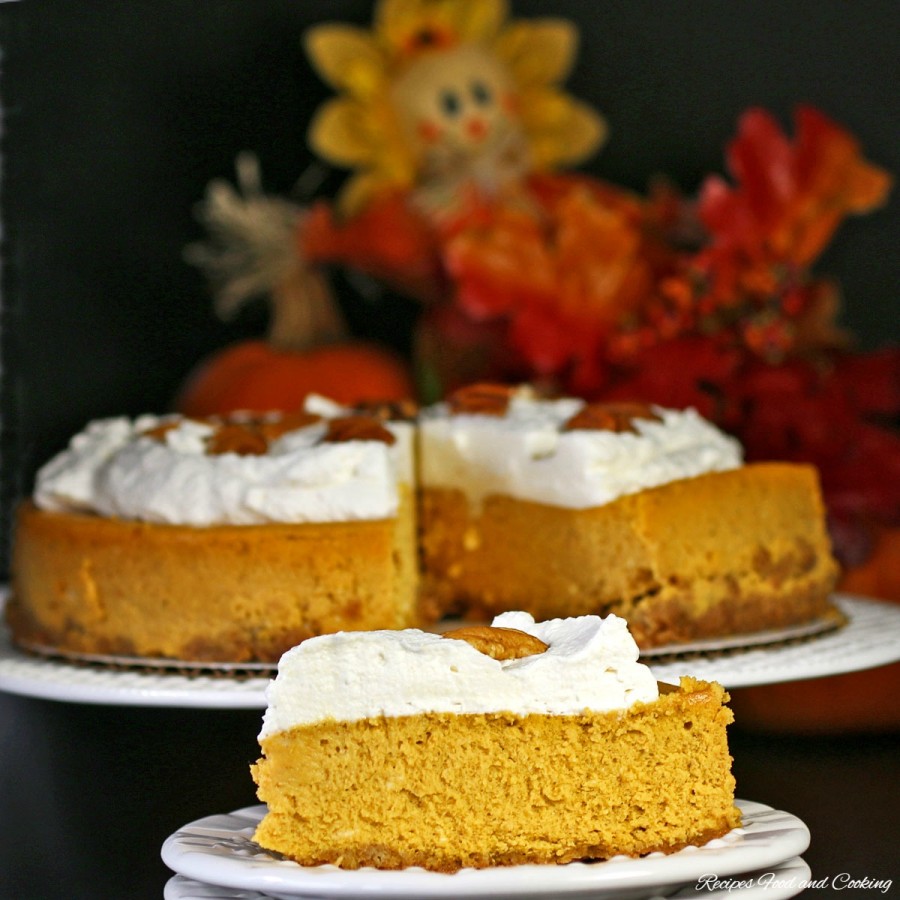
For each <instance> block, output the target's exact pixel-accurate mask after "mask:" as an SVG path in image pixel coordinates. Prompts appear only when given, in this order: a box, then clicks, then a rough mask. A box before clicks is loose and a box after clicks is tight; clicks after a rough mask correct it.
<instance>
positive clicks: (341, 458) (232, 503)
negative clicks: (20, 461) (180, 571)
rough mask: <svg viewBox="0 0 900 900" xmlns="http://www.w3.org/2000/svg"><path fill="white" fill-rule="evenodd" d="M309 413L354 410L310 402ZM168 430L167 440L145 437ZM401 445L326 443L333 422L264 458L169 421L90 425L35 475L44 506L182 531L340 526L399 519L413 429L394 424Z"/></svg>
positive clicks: (292, 435)
mask: <svg viewBox="0 0 900 900" xmlns="http://www.w3.org/2000/svg"><path fill="white" fill-rule="evenodd" d="M306 411H307V412H311V413H315V414H318V415H321V416H324V417H325V418H331V417H333V416H336V415H341V414H344V413H345V412H346V410H344V409H343V408H342V407H340V406H337V405H336V404H333V403H331V402H330V401H328V400H326V399H324V398H321V397H314V398H311V399H310V401H308V403H307V410H306ZM165 425H169V426H170V427H167V428H166V429H165V431H164V434H163V435H162V438H161V439H159V438H156V437H152V436H149V435H147V434H146V432H148V431H151V430H152V429H155V428H159V427H160V426H165ZM385 427H387V428H389V429H390V430H391V432H392V433H393V434H394V436H395V437H396V438H397V440H396V442H395V443H394V444H393V445H388V444H386V443H383V442H381V441H374V440H352V441H346V442H336V443H320V440H321V438H322V436H323V434H324V433H325V430H326V424H325V422H317V423H315V424H312V425H307V426H305V427H302V428H298V429H296V430H294V431H289V432H286V433H285V434H283V435H281V437H279V438H277V439H275V440H273V441H272V442H271V444H270V445H269V448H268V451H267V452H266V453H265V454H261V455H239V454H237V453H222V454H220V455H209V454H208V453H207V452H206V441H207V439H208V438H209V437H210V435H211V434H212V433H213V427H212V426H211V425H209V424H207V423H205V422H200V421H194V420H190V419H179V418H177V417H171V416H168V417H166V416H163V417H158V416H152V415H145V416H140V417H138V418H136V419H134V420H132V419H129V418H125V417H118V418H110V419H101V420H97V421H94V422H91V423H90V424H89V425H88V426H87V427H86V428H85V430H84V431H82V432H81V433H80V434H77V435H75V437H73V438H72V440H71V441H70V443H69V446H68V448H67V449H66V450H64V451H62V452H61V453H59V454H58V455H57V456H55V457H54V458H53V459H51V460H50V461H49V462H48V463H47V464H46V465H45V466H44V467H43V468H42V469H41V470H40V471H39V472H38V475H37V479H36V483H35V490H34V501H35V503H36V504H37V506H39V507H40V508H41V509H46V510H55V511H67V512H92V513H98V514H100V515H103V516H115V517H119V518H124V519H136V520H141V521H146V522H155V523H165V524H177V525H196V526H205V525H214V524H235V525H253V524H264V523H267V522H297V523H302V522H334V521H347V520H357V519H382V518H388V517H391V516H393V515H395V514H396V512H397V506H398V502H399V493H398V484H400V483H405V484H411V483H412V479H413V471H412V468H413V449H412V447H413V436H414V430H413V427H412V426H411V425H410V424H408V423H404V422H397V423H394V422H390V423H386V426H385Z"/></svg>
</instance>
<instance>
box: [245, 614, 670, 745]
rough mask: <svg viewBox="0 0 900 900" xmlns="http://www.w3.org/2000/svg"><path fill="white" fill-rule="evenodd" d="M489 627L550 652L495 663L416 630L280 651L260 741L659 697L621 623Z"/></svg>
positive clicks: (318, 640) (596, 620) (617, 705)
mask: <svg viewBox="0 0 900 900" xmlns="http://www.w3.org/2000/svg"><path fill="white" fill-rule="evenodd" d="M493 625H495V626H497V627H502V628H516V629H518V630H519V631H524V632H526V633H527V634H531V635H534V636H535V637H537V638H539V639H540V640H541V641H543V642H544V643H545V644H547V645H548V649H547V650H546V651H544V652H543V653H538V654H535V655H533V656H526V657H523V658H521V659H511V660H495V659H492V658H491V657H489V656H486V655H485V654H483V653H481V652H480V651H478V650H476V649H475V648H474V647H472V646H471V645H470V644H468V643H466V642H465V641H462V640H449V639H447V638H443V637H441V636H440V635H437V634H430V633H427V632H424V631H419V630H417V629H407V630H404V631H360V632H338V633H337V634H328V635H323V636H321V637H315V638H309V639H308V640H306V641H304V642H303V643H301V644H299V645H298V646H296V647H294V648H292V649H291V650H288V651H287V653H285V654H284V656H282V658H281V660H280V662H279V664H278V673H277V676H276V677H275V679H274V680H273V681H272V682H270V684H269V687H268V689H267V694H266V696H267V701H268V706H267V709H266V712H265V716H264V718H263V725H262V731H261V732H260V735H259V737H260V740H262V739H263V738H266V737H268V736H270V735H273V734H277V733H279V732H282V731H287V730H288V729H291V728H295V727H297V726H301V725H312V724H314V723H316V722H321V721H325V720H327V719H334V720H337V721H345V722H353V721H358V720H360V719H370V718H378V717H381V716H387V717H397V716H411V715H418V714H421V713H457V714H466V713H491V712H508V713H513V714H514V715H522V716H524V715H528V714H530V713H538V714H546V715H579V714H581V713H583V712H585V711H594V712H605V711H609V710H618V709H627V708H629V707H630V706H632V705H633V704H634V703H638V702H645V703H649V702H652V701H653V700H655V699H656V698H657V697H658V696H659V693H658V686H657V683H656V679H655V678H654V677H653V674H652V672H651V671H650V669H649V668H647V666H645V665H643V664H641V663H639V662H638V647H637V644H636V643H635V642H634V639H633V638H632V637H631V634H630V633H629V631H628V627H627V625H626V623H625V620H624V619H621V618H619V617H618V616H614V615H610V616H607V617H606V618H601V617H600V616H581V617H578V618H571V619H553V620H550V621H547V622H540V623H535V621H534V619H533V618H532V617H531V616H530V615H529V614H528V613H523V612H509V613H503V614H502V615H499V616H497V617H496V618H495V619H494V621H493Z"/></svg>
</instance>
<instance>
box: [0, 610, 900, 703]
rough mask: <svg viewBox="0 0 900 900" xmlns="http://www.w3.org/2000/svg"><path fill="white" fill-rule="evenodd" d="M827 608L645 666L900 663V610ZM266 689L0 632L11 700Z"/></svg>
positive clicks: (0, 684) (746, 682)
mask: <svg viewBox="0 0 900 900" xmlns="http://www.w3.org/2000/svg"><path fill="white" fill-rule="evenodd" d="M834 601H835V603H836V605H837V606H838V607H839V608H840V610H841V611H842V612H843V613H844V615H845V616H846V617H847V619H848V622H847V624H846V625H845V626H843V627H842V628H839V629H837V630H832V631H829V632H828V633H825V634H819V635H817V636H814V637H808V638H806V639H803V640H793V642H790V643H780V644H779V643H771V644H766V645H765V646H761V647H750V648H743V649H736V648H735V649H730V650H728V651H717V652H711V651H708V652H704V653H699V652H694V653H691V654H689V655H686V656H684V657H679V658H677V659H669V660H666V661H656V662H654V661H653V660H652V659H650V660H647V662H648V664H649V665H650V668H651V669H652V670H653V673H654V674H655V675H656V677H657V678H658V679H659V680H660V681H668V682H673V683H677V681H678V679H679V678H680V677H681V676H682V675H693V676H694V677H695V678H701V679H706V680H708V681H718V682H719V683H720V684H722V685H723V686H724V687H726V688H739V687H752V686H755V685H763V684H777V683H780V682H785V681H798V680H801V679H805V678H820V677H823V676H826V675H840V674H843V673H844V672H855V671H859V670H861V669H871V668H874V667H876V666H881V665H886V664H888V663H892V662H897V661H898V660H900V606H898V605H896V604H892V603H886V602H883V601H878V600H869V599H865V598H862V597H853V596H849V595H846V594H838V595H835V597H834ZM770 637H771V639H772V640H773V641H776V640H781V641H789V640H792V639H794V638H796V636H795V635H792V633H791V632H790V631H787V632H783V633H780V637H779V633H777V632H771V633H770ZM268 683H269V678H268V677H256V676H250V677H246V678H235V677H233V676H229V675H228V674H226V673H224V672H223V673H222V674H217V675H209V674H204V675H186V674H183V673H169V672H160V671H142V670H141V669H139V668H135V669H133V670H113V669H108V668H103V667H96V666H85V665H78V664H73V663H66V662H62V661H59V660H51V659H45V658H41V657H36V656H31V655H29V654H27V653H24V652H23V651H21V650H19V649H18V648H17V647H14V646H13V645H12V643H11V642H10V640H9V636H8V634H7V632H6V629H5V628H2V627H0V690H3V691H7V692H8V693H12V694H21V695H25V696H31V697H41V698H44V699H49V700H63V701H69V702H75V703H101V704H114V705H120V706H168V707H200V708H209V709H216V708H218V709H265V706H266V696H265V690H266V686H267V685H268Z"/></svg>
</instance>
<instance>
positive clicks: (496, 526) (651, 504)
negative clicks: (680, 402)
mask: <svg viewBox="0 0 900 900" xmlns="http://www.w3.org/2000/svg"><path fill="white" fill-rule="evenodd" d="M419 441H420V447H421V469H420V475H419V497H420V528H421V532H420V533H421V544H422V546H421V553H422V560H423V592H424V594H425V596H426V597H427V602H428V603H429V604H430V605H431V606H432V607H433V608H435V609H437V610H440V611H443V612H453V613H463V614H466V615H468V616H470V617H475V618H483V619H488V618H489V617H490V616H491V615H493V614H495V613H498V612H501V611H503V610H508V609H521V610H526V611H528V612H530V613H532V614H533V615H534V616H535V617H537V618H539V619H540V618H553V617H557V616H573V615H585V614H588V613H598V614H601V615H606V614H608V613H611V612H612V613H616V614H617V615H620V616H623V617H624V618H625V619H627V620H628V624H629V628H630V629H631V631H632V634H633V635H634V637H635V639H636V640H637V642H638V644H639V645H640V646H641V647H642V648H653V647H658V646H660V645H665V644H670V643H682V642H685V641H692V640H696V639H703V638H711V637H721V636H728V635H740V634H743V633H749V632H758V631H761V630H767V629H779V628H784V627H787V626H791V625H795V624H799V623H805V622H809V621H811V620H814V619H816V618H818V617H820V616H829V615H832V607H831V604H830V601H829V594H830V592H831V590H832V588H833V586H834V583H835V579H836V576H837V565H836V563H835V561H834V559H833V557H832V555H831V550H830V543H829V539H828V535H827V531H826V528H825V510H824V505H823V501H822V496H821V491H820V488H819V483H818V477H817V473H816V471H815V469H814V468H812V467H811V466H807V465H800V464H789V463H756V464H745V463H744V462H743V456H742V450H741V447H740V445H739V444H738V443H737V442H736V441H735V440H734V439H732V438H731V437H728V436H726V435H725V434H723V433H722V432H721V431H719V430H718V429H717V428H715V427H714V426H713V425H712V424H711V423H709V422H707V421H705V420H704V419H702V418H701V417H700V416H699V415H697V414H696V413H695V412H694V411H692V410H685V411H682V410H670V409H662V408H659V407H651V406H646V405H638V404H589V403H585V402H584V401H582V400H577V399H573V398H562V399H545V398H541V397H539V396H537V395H536V394H535V393H534V392H533V391H531V390H530V389H528V388H525V387H518V388H515V387H506V386H500V385H475V386H472V387H470V388H466V389H463V390H461V391H459V392H457V393H456V394H454V395H453V396H451V397H450V398H449V399H448V401H447V402H445V403H441V404H438V405H436V406H433V407H431V408H429V409H427V410H424V411H423V413H422V415H421V416H420V420H419Z"/></svg>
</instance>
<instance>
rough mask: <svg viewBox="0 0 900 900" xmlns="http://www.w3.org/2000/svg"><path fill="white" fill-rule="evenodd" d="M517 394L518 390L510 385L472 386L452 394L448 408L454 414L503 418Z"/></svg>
mask: <svg viewBox="0 0 900 900" xmlns="http://www.w3.org/2000/svg"><path fill="white" fill-rule="evenodd" d="M515 392H516V389H515V388H514V387H512V386H510V385H508V384H494V383H492V382H480V383H478V384H470V385H468V386H467V387H463V388H459V390H456V391H454V392H453V393H452V394H450V396H449V397H448V398H447V406H448V407H449V408H450V412H453V413H469V414H473V413H474V414H479V415H483V416H502V415H504V414H505V413H506V410H507V409H508V408H509V401H510V400H511V399H512V396H513V394H515Z"/></svg>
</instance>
